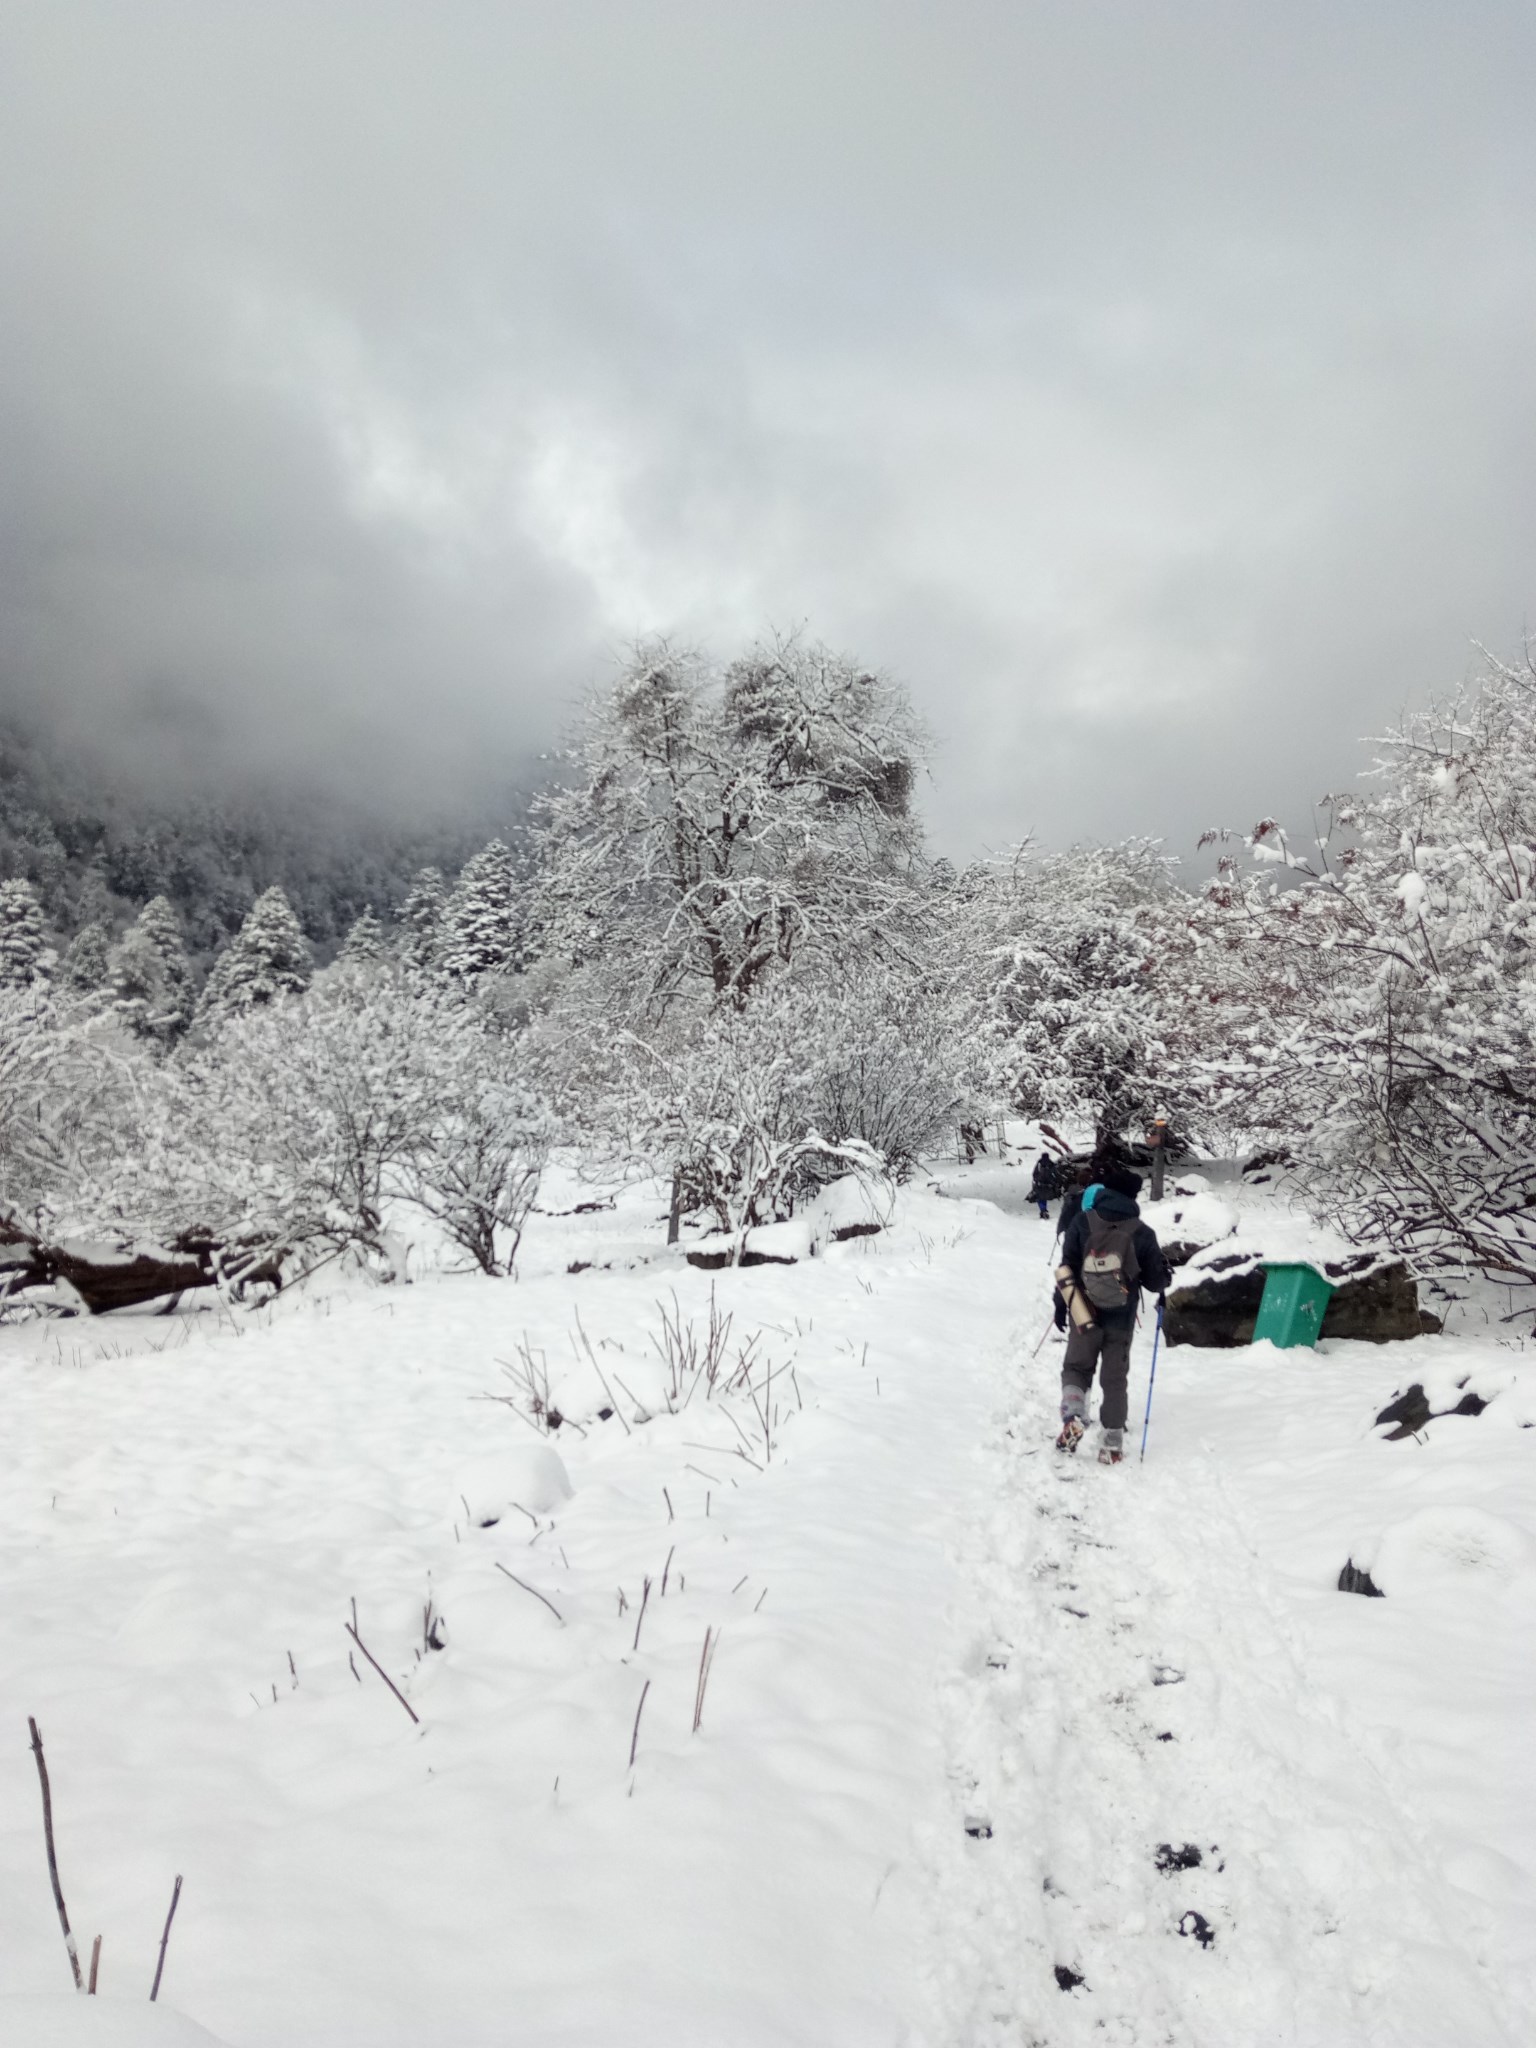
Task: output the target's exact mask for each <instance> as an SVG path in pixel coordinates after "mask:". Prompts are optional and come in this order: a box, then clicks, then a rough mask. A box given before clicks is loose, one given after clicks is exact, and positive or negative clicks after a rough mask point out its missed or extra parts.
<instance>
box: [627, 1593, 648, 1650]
mask: <svg viewBox="0 0 1536 2048" xmlns="http://www.w3.org/2000/svg"><path fill="white" fill-rule="evenodd" d="M650 1604H651V1582H650V1580H649V1579H646V1580H645V1581H644V1582H643V1583H642V1586H641V1590H640V1612H639V1613H638V1614H637V1615H636V1616H635V1640H634V1644H633V1646H632V1647H633V1648H634V1649H636V1650H638V1649H639V1647H640V1631H641V1629H642V1628H644V1626H645V1610H646V1608H647V1607H649V1606H650Z"/></svg>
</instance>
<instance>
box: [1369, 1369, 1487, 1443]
mask: <svg viewBox="0 0 1536 2048" xmlns="http://www.w3.org/2000/svg"><path fill="white" fill-rule="evenodd" d="M1466 1384H1467V1383H1466V1381H1465V1380H1459V1381H1458V1382H1457V1386H1458V1387H1464V1386H1465V1385H1466ZM1487 1406H1488V1403H1487V1402H1486V1401H1485V1400H1484V1399H1483V1397H1482V1395H1481V1394H1471V1393H1468V1394H1463V1395H1462V1397H1461V1399H1460V1400H1459V1401H1458V1402H1457V1403H1456V1404H1455V1406H1454V1407H1452V1408H1431V1407H1430V1405H1429V1396H1428V1395H1427V1394H1426V1393H1425V1391H1424V1389H1423V1387H1422V1386H1421V1385H1420V1384H1419V1382H1418V1381H1417V1380H1415V1381H1414V1383H1413V1385H1412V1386H1411V1387H1408V1388H1407V1389H1406V1390H1405V1391H1404V1392H1403V1393H1401V1394H1395V1395H1394V1396H1393V1398H1392V1399H1391V1400H1390V1401H1389V1402H1388V1403H1387V1405H1386V1407H1385V1408H1383V1409H1382V1411H1381V1413H1380V1414H1379V1415H1378V1416H1377V1418H1376V1427H1377V1428H1378V1429H1380V1428H1381V1427H1382V1425H1383V1424H1384V1423H1388V1422H1391V1423H1395V1424H1396V1427H1395V1428H1394V1429H1389V1430H1388V1431H1387V1438H1386V1440H1387V1442H1388V1443H1389V1444H1390V1443H1395V1442H1397V1440H1398V1439H1399V1438H1400V1437H1405V1436H1416V1435H1417V1434H1418V1432H1419V1431H1420V1430H1421V1429H1423V1427H1424V1426H1425V1424H1426V1423H1429V1422H1433V1421H1434V1419H1435V1417H1436V1416H1437V1415H1481V1414H1482V1412H1483V1410H1484V1409H1485V1408H1486V1407H1487Z"/></svg>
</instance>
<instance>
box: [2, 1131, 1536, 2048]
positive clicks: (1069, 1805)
mask: <svg viewBox="0 0 1536 2048" xmlns="http://www.w3.org/2000/svg"><path fill="white" fill-rule="evenodd" d="M994 1179H995V1170H994ZM946 1185H947V1186H948V1188H949V1190H950V1192H949V1193H948V1194H940V1193H938V1192H937V1191H934V1190H927V1189H922V1188H916V1189H911V1190H908V1191H907V1192H906V1193H905V1194H904V1195H903V1196H902V1198H901V1202H900V1206H899V1208H898V1211H897V1213H896V1216H895V1217H894V1219H893V1222H892V1225H891V1227H890V1228H889V1229H888V1230H887V1231H885V1232H884V1233H882V1234H881V1235H879V1236H874V1237H863V1238H857V1239H853V1240H851V1241H849V1242H845V1243H832V1244H828V1245H826V1246H825V1247H824V1248H823V1249H822V1250H821V1252H820V1253H819V1255H818V1256H817V1257H815V1258H814V1259H811V1260H809V1261H805V1260H802V1262H801V1263H799V1264H796V1265H793V1266H782V1267H781V1266H765V1267H757V1268H753V1269H751V1270H728V1271H723V1272H719V1273H715V1274H708V1273H703V1272H699V1271H696V1270H694V1269H692V1268H690V1267H689V1266H687V1265H686V1264H685V1263H684V1262H683V1260H682V1258H681V1256H680V1255H679V1254H676V1253H670V1254H669V1253H662V1252H660V1251H659V1250H658V1245H659V1240H660V1234H661V1232H660V1227H659V1224H658V1217H659V1216H660V1215H661V1214H662V1213H663V1212H664V1210H665V1206H666V1204H665V1196H664V1192H663V1191H662V1190H661V1189H660V1188H658V1187H657V1186H655V1185H650V1186H646V1187H643V1188H640V1189H633V1190H631V1191H630V1192H629V1193H627V1194H626V1195H624V1196H622V1197H621V1198H620V1199H619V1200H618V1202H617V1205H616V1206H615V1207H613V1208H612V1209H599V1210H589V1211H588V1212H586V1213H583V1214H569V1215H566V1216H563V1217H555V1216H551V1215H540V1216H536V1217H535V1218H534V1219H533V1221H532V1223H531V1224H530V1226H529V1229H528V1233H527V1236H526V1238H525V1241H524V1245H523V1251H522V1256H521V1260H520V1270H521V1272H522V1274H523V1277H522V1278H521V1279H520V1280H519V1281H517V1282H516V1283H509V1282H505V1281H501V1282H497V1281H490V1280H486V1279H484V1278H482V1277H480V1276H478V1275H476V1276H474V1277H460V1278H438V1277H431V1278H424V1279H422V1280H420V1281H418V1282H417V1283H416V1284H414V1285H411V1286H400V1285H397V1286H394V1287H388V1288H381V1287H378V1286H374V1285H369V1286H364V1285H361V1284H359V1285H357V1286H355V1287H351V1288H348V1287H343V1286H336V1285H333V1286H332V1287H331V1289H330V1291H325V1287H326V1283H325V1281H324V1280H321V1281H317V1282H315V1283H313V1284H312V1287H311V1290H310V1291H309V1292H307V1293H305V1292H298V1291H296V1292H290V1293H287V1294H285V1295H284V1296H282V1297H280V1298H279V1300H278V1301H277V1302H276V1303H275V1304H273V1306H272V1307H270V1308H268V1309H265V1310H262V1311H259V1312H258V1313H256V1314H248V1315H243V1316H240V1317H237V1318H235V1319H231V1318H230V1317H229V1316H227V1315H223V1316H214V1315H210V1314H193V1315H186V1316H182V1317H174V1318H170V1319H163V1318H156V1317H151V1316H147V1315H143V1316H140V1315H134V1316H120V1317H113V1318H109V1319H106V1320H104V1321H92V1322H81V1321H76V1322H68V1323H42V1322H34V1323H30V1324H25V1325H22V1326H18V1327H12V1328H6V1329H0V1406H3V1414H4V1419H5V1427H4V1432H3V1439H4V1447H3V1453H0V1455H3V1459H4V1472H3V1483H0V1532H3V1544H0V1690H3V1693H4V1699H5V1706H4V1712H3V1714H0V1727H4V1728H8V1729H9V1730H10V1738H11V1739H10V1740H9V1741H8V1742H7V1743H6V1744H5V1745H4V1746H3V1751H0V1925H3V1927H4V1929H5V1933H6V1939H5V1942H4V1944H3V1947H0V2044H3V2048H33V2044H38V2048H41V2044H43V2043H45V2042H51V2041H54V2040H57V2041H58V2042H60V2043H64V2042H68V2043H70V2044H73V2043H75V2042H76V2041H81V2042H85V2041H100V2042H103V2043H107V2044H109V2048H110V2044H126V2043H130V2042H131V2043H138V2042H140V2041H144V2042H148V2043H151V2044H153V2043H157V2042H161V2041H163V2042H164V2043H165V2044H167V2048H174V2044H175V2043H177V2042H178V2041H182V2040H187V2041H190V2040H192V2039H203V2038H207V2037H211V2038H212V2039H214V2040H215V2041H218V2042H222V2043H226V2044H229V2048H352V2044H357V2048H362V2044H365V2043H366V2044H368V2048H436V2044H449V2043H451V2044H453V2048H503V2044H506V2043H508V2042H511V2041H518V2042H526V2043H530V2044H533V2043H537V2044H539V2048H629V2044H636V2048H649V2044H652V2043H655V2044H663V2043H665V2044H667V2048H788V2044H795V2048H866V2044H868V2048H875V2044H880V2048H887V2044H889V2048H896V2044H907V2048H920V2044H921V2048H992V2044H996V2048H1003V2044H1009V2048H1018V2044H1024V2043H1040V2044H1044V2043H1050V2044H1052V2048H1070V2044H1074V2043H1079V2042H1081V2043H1084V2044H1086V2043H1090V2042H1091V2043H1095V2044H1125V2048H1132V2044H1134V2048H1141V2044H1146V2048H1151V2044H1153V2043H1157V2044H1167V2043H1179V2044H1186V2043H1188V2044H1200V2048H1204V2044H1210V2048H1218V2044H1219V2048H1233V2044H1248V2043H1252V2044H1255V2048H1257V2044H1261V2043H1262V2044H1265V2048H1270V2044H1275V2043H1296V2044H1306V2048H1315V2044H1323V2043H1327V2044H1330V2048H1335V2044H1336V2048H1352V2044H1356V2043H1358V2044H1361V2048H1364V2044H1366V2043H1370V2044H1372V2048H1389V2044H1390V2048H1430V2044H1439V2043H1447V2044H1448V2043H1457V2044H1468V2048H1483V2044H1490V2048H1491V2044H1514V2043H1518V2042H1521V2041H1523V2040H1526V2039H1528V2038H1529V2037H1530V2034H1531V2031H1532V2026H1533V2020H1536V1934H1533V1932H1532V1928H1533V1926H1536V1920H1533V1915H1532V1907H1533V1904H1536V1846H1533V1844H1536V1762H1533V1760H1532V1756H1531V1752H1530V1745H1529V1741H1528V1738H1527V1733H1526V1724H1527V1722H1528V1706H1527V1702H1528V1700H1529V1697H1530V1692H1531V1683H1532V1679H1533V1677H1536V1671H1533V1652H1532V1649H1531V1644H1532V1641H1533V1632H1532V1621H1533V1619H1536V1506H1533V1504H1532V1489H1531V1476H1532V1469H1533V1461H1536V1433H1533V1431H1532V1425H1533V1424H1536V1371H1533V1368H1532V1366H1531V1364H1530V1362H1529V1360H1528V1359H1527V1357H1526V1356H1525V1355H1524V1354H1523V1353H1522V1352H1521V1351H1520V1350H1519V1349H1517V1348H1509V1347H1508V1346H1501V1345H1500V1344H1498V1343H1497V1342H1496V1341H1495V1339H1494V1337H1493V1336H1491V1335H1488V1336H1484V1335H1476V1336H1472V1335H1461V1336H1452V1337H1438V1338H1425V1339H1422V1340H1419V1341H1417V1342H1411V1343H1406V1344H1397V1345H1392V1346H1388V1347H1373V1346H1369V1345H1363V1344H1343V1343H1339V1344H1329V1345H1325V1346H1324V1347H1322V1349H1321V1350H1320V1351H1319V1352H1318V1353H1316V1354H1311V1353H1305V1352H1300V1353H1298V1352H1292V1353H1279V1352H1275V1351H1273V1350H1271V1349H1270V1348H1269V1347H1267V1346H1261V1347H1256V1348H1254V1349H1251V1350H1247V1351H1238V1352H1194V1351H1190V1350H1184V1349H1181V1350H1175V1351H1172V1352H1168V1351H1165V1352H1164V1353H1163V1355H1162V1357H1161V1359H1160V1361H1159V1366H1158V1376H1157V1398H1156V1405H1155V1408H1154V1412H1153V1422H1152V1434H1151V1444H1150V1449H1149V1454H1148V1458H1147V1462H1146V1464H1145V1465H1144V1466H1138V1465H1137V1464H1135V1463H1128V1464H1127V1465H1125V1466H1123V1467H1121V1468H1118V1469H1114V1470H1110V1469H1104V1468H1100V1467H1099V1466H1097V1465H1096V1464H1093V1463H1090V1462H1089V1461H1088V1459H1087V1458H1086V1457H1084V1458H1080V1459H1077V1460H1071V1461H1068V1460H1062V1459H1059V1458H1058V1457H1057V1456H1056V1454H1055V1453H1054V1452H1053V1450H1052V1448H1051V1439H1052V1436H1053V1433H1054V1427H1055V1419H1054V1418H1055V1405H1056V1392H1057V1374H1058V1361H1059V1349H1058V1346H1057V1344H1056V1342H1055V1340H1054V1337H1048V1338H1047V1339H1046V1341H1045V1342H1044V1343H1043V1344H1041V1346H1040V1348H1039V1350H1038V1353H1036V1352H1035V1346H1036V1343H1037V1340H1038V1339H1039V1338H1040V1337H1041V1333H1042V1331H1044V1330H1045V1329H1046V1326H1047V1319H1048V1286H1049V1281H1048V1264H1049V1256H1048V1255H1049V1252H1050V1249H1051V1232H1050V1227H1049V1226H1048V1225H1046V1224H1043V1223H1041V1222H1040V1221H1039V1220H1038V1219H1037V1218H1036V1217H1035V1216H1034V1215H1032V1214H1030V1213H1018V1210H1019V1208H1020V1207H1021V1206H1022V1205H1021V1204H1018V1203H1010V1208H1011V1209H1012V1211H1013V1213H1009V1209H1005V1208H1004V1207H1003V1206H1001V1205H1000V1203H999V1202H995V1201H990V1200H981V1199H973V1198H968V1197H967V1195H966V1189H965V1184H964V1176H963V1175H961V1176H958V1177H957V1178H956V1179H955V1180H952V1181H950V1182H948V1183H946ZM975 1185H976V1187H977V1188H983V1187H985V1188H986V1190H987V1192H988V1193H992V1194H1003V1195H1004V1197H1006V1190H1000V1189H999V1188H998V1187H997V1186H995V1185H994V1184H993V1183H992V1182H991V1181H989V1180H987V1179H983V1178H981V1177H978V1178H977V1180H976V1182H975ZM583 1194H590V1190H586V1189H582V1188H580V1187H579V1186H576V1185H575V1184H573V1183H565V1184H564V1185H562V1184H561V1183H560V1182H559V1181H558V1180H556V1179H555V1178H554V1177H553V1176H552V1177H551V1178H549V1179H547V1180H546V1183H545V1188H544V1191H543V1193H542V1195H541V1198H540V1199H541V1204H542V1207H543V1208H544V1209H545V1210H553V1209H557V1208H566V1209H572V1210H573V1209H574V1208H575V1205H576V1203H577V1201H579V1200H580V1199H581V1198H582V1196H583ZM642 1257H643V1261H644V1262H643V1263H641V1262H640V1261H641V1259H642ZM576 1266H580V1267H582V1268H583V1270H580V1271H572V1270H568V1269H570V1268H573V1267H576ZM1149 1351H1150V1333H1149V1332H1145V1331H1144V1332H1143V1333H1142V1334H1141V1335H1140V1336H1139V1337H1138V1339H1137V1346H1136V1352H1135V1363H1134V1366H1133V1379H1132V1402H1133V1414H1134V1417H1135V1419H1136V1424H1137V1429H1138V1431H1139V1422H1140V1413H1141V1405H1142V1402H1143V1400H1144V1398H1145V1388H1146V1367H1147V1360H1148V1354H1149ZM509 1368H510V1369H509ZM1414 1380H1418V1381H1420V1382H1422V1383H1423V1384H1424V1385H1425V1386H1426V1388H1427V1389H1428V1390H1429V1391H1430V1392H1431V1394H1439V1395H1442V1396H1444V1395H1446V1394H1447V1393H1449V1394H1450V1395H1451V1396H1453V1398H1450V1399H1436V1400H1433V1401H1432V1403H1431V1405H1432V1406H1436V1407H1439V1406H1442V1405H1444V1406H1454V1405H1455V1400H1456V1399H1459V1398H1460V1397H1461V1395H1462V1393H1463V1392H1464V1391H1466V1389H1464V1388H1462V1386H1461V1384H1460V1383H1461V1382H1462V1381H1463V1380H1465V1381H1466V1383H1467V1388H1470V1389H1471V1390H1473V1391H1476V1392H1478V1393H1479V1394H1480V1395H1481V1396H1482V1398H1483V1399H1484V1400H1485V1401H1486V1402H1487V1406H1486V1407H1485V1408H1484V1409H1483V1411H1482V1412H1481V1413H1480V1414H1477V1415H1447V1416H1443V1417H1441V1418H1440V1419H1437V1420H1434V1421H1431V1422H1429V1423H1428V1424H1427V1425H1425V1426H1424V1427H1423V1428H1422V1429H1421V1430H1419V1432H1418V1433H1417V1434H1416V1435H1414V1434H1410V1435H1408V1436H1405V1437H1402V1438H1399V1439H1397V1440H1395V1441H1387V1440H1385V1439H1386V1432H1385V1430H1382V1429H1376V1428H1373V1419H1374V1417H1375V1416H1376V1414H1377V1412H1378V1411H1379V1410H1380V1409H1381V1407H1382V1406H1383V1405H1384V1404H1385V1403H1386V1402H1387V1400H1388V1399H1389V1397H1390V1396H1392V1395H1393V1394H1394V1393H1395V1392H1397V1391H1398V1390H1400V1389H1402V1388H1403V1387H1405V1386H1407V1385H1408V1383H1409V1382H1410V1381H1414ZM487 1396H494V1397H497V1398H496V1399H487V1398H486V1397H487ZM551 1411H554V1412H555V1413H558V1415H559V1418H560V1420H559V1423H558V1426H555V1427H550V1425H551V1423H553V1420H554V1416H553V1414H552V1413H551ZM1351 1559H1352V1560H1353V1561H1354V1562H1355V1563H1356V1564H1357V1565H1358V1566H1359V1567H1361V1568H1362V1569H1365V1570H1369V1571H1370V1572H1371V1573H1372V1575H1373V1578H1374V1580H1375V1582H1376V1583H1377V1584H1378V1585H1379V1586H1380V1587H1381V1588H1382V1590H1383V1592H1384V1594H1385V1596H1386V1597H1385V1598H1382V1599H1370V1598H1363V1597H1359V1596H1355V1595H1350V1594H1346V1593H1341V1592H1339V1591H1338V1590H1337V1580H1338V1575H1339V1572H1340V1569H1341V1567H1342V1566H1343V1565H1344V1564H1345V1562H1346V1560H1351ZM351 1625H355V1631H356V1634H355V1636H354V1635H353V1634H352V1633H351V1632H350V1627H351ZM371 1659H376V1660H377V1664H378V1666H380V1667H382V1673H383V1674H385V1675H381V1674H380V1672H379V1671H378V1670H376V1669H375V1668H374V1665H373V1663H372V1662H371V1661H370V1660H371ZM386 1676H387V1681H388V1682H386ZM29 1714H30V1715H33V1716H35V1717H36V1719H37V1721H38V1723H39V1725H40V1727H41V1730H42V1733H43V1737H44V1740H45V1743H46V1749H47V1757H48V1762H49V1767H50V1771H51V1775H52V1783H53V1800H54V1814H55V1823H56V1829H57V1836H58V1850H59V1862H60V1874H61V1878H62V1882H63V1887H64V1891H65V1895H66V1899H67V1902H68V1906H69V1911H70V1915H71V1918H72V1921H73V1924H74V1927H75V1929H76V1932H77V1935H78V1937H79V1940H80V1944H81V1947H82V1950H84V1951H87V1952H88V1950H89V1946H90V1943H91V1940H92V1938H93V1937H94V1936H95V1935H96V1934H98V1933H100V1934H101V1935H102V1936H103V1938H104V1939H103V1949H102V1964H101V1982H102V1993H103V1995H102V1997H101V1998H100V1999H98V2000H97V2001H96V2002H95V2007H94V2009H91V2010H90V2011H89V2012H87V2010H86V2002H85V2001H80V2002H78V2004H77V2002H76V2001H75V1999H74V1995H73V1993H72V1992H71V1990H70V1988H69V1982H70V1980H69V1974H68V1963H67V1960H66V1957H65V1955H64V1952H63V1944H62V1941H61V1939H60V1934H59V1928H58V1924H57V1920H56V1918H55V1915H54V1909H53V1903H52V1899H51V1896H50V1892H49V1887H48V1878H47V1870H46V1865H45V1861H44V1853H43V1837H42V1824H41V1809H40V1802H39V1798H38V1787H37V1780H36V1776H35V1770H34V1764H33V1759H32V1757H31V1755H30V1754H29V1752H28V1747H27V1733H26V1721H27V1716H28V1715H29ZM177 1873H181V1874H183V1875H184V1878H185V1889H184V1895H183V1898H182V1901H181V1905H180V1908H179V1911H178V1914H177V1918H176V1921H175V1925H174V1928H173V1931H172V1934H171V1939H170V1943H169V1950H168V1959H167V1964H166V1973H165V1984H164V1990H163V1992H162V2003H163V2006H165V2007H167V2008H168V2009H165V2010H162V2009H161V2008H157V2009H156V2011H155V2012H154V2014H152V2015H151V2014H150V2012H149V2009H148V2007H147V2004H146V2003H145V2002H144V2001H145V2000H146V1999H147V1993H148V1989H149V1983H150V1979H151V1977H152V1975H153V1971H154V1963H155V1953H156V1949H157V1945H158V1942H159V1939H160V1933H161V1928H162V1924H163V1921H164V1917H165V1911H166V1907H167V1905H168V1903H169V1899H170V1893H171V1884H172V1879H173V1876H174V1875H175V1874H177ZM118 2001H123V2003H118ZM128 2001H131V2003H128ZM178 2016H184V2017H183V2018H180V2019H178ZM193 2027H196V2028H199V2029H203V2030H206V2035H204V2034H203V2033H197V2032H193V2031H191V2029H192V2028H193ZM50 2030H52V2031H50Z"/></svg>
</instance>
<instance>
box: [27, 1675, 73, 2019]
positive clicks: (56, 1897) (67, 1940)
mask: <svg viewBox="0 0 1536 2048" xmlns="http://www.w3.org/2000/svg"><path fill="white" fill-rule="evenodd" d="M27 1726H28V1727H29V1728H30V1729H31V1731H32V1754H33V1755H34V1756H35V1757H36V1758H37V1776H38V1782H39V1783H40V1784H41V1786H42V1788H43V1841H44V1842H45V1844H46V1845H47V1849H48V1881H49V1883H50V1884H51V1885H52V1886H53V1903H54V1905H55V1906H56V1907H57V1908H58V1913H59V1925H60V1926H61V1927H62V1928H63V1930H64V1946H65V1948H67V1949H68V1951H69V1967H70V1969H71V1970H73V1971H74V1974H75V1989H76V1990H77V1991H78V1990H80V1988H81V1982H80V1957H79V1954H78V1953H77V1951H76V1948H75V1937H74V1936H73V1934H71V1933H70V1931H69V1914H68V1912H67V1911H66V1910H65V1906H64V1890H63V1887H62V1886H61V1885H60V1883H59V1859H58V1857H57V1856H56V1855H55V1853H54V1847H53V1794H52V1792H51V1791H50V1790H49V1787H48V1766H47V1764H46V1763H45V1762H44V1761H43V1738H42V1736H41V1735H39V1734H38V1732H37V1723H36V1722H35V1721H34V1720H33V1718H32V1716H31V1715H30V1714H28V1716H27Z"/></svg>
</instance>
